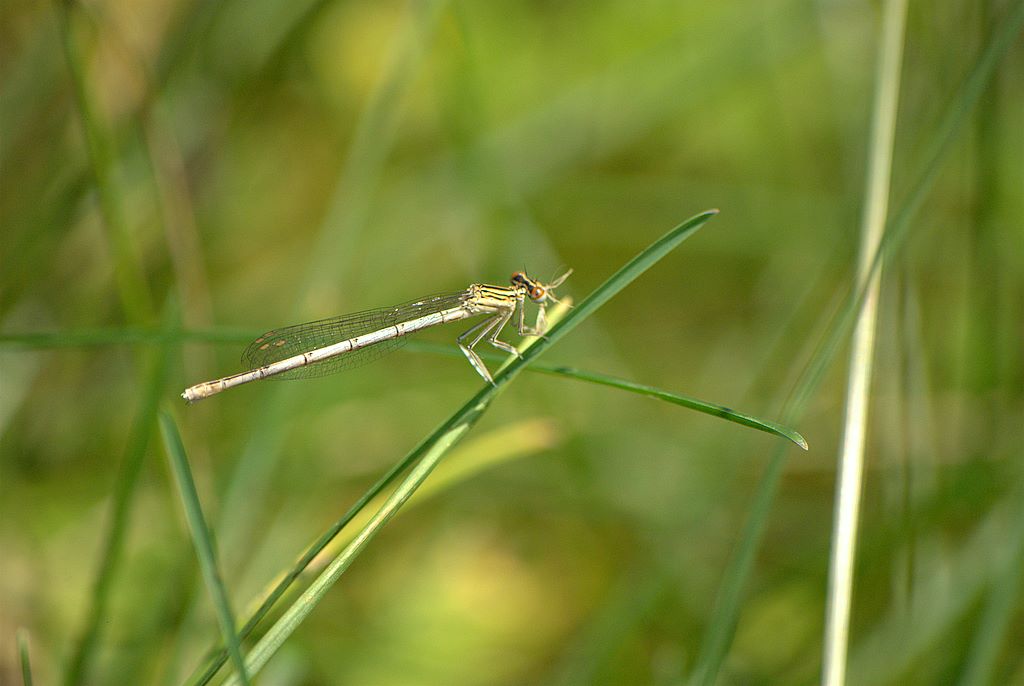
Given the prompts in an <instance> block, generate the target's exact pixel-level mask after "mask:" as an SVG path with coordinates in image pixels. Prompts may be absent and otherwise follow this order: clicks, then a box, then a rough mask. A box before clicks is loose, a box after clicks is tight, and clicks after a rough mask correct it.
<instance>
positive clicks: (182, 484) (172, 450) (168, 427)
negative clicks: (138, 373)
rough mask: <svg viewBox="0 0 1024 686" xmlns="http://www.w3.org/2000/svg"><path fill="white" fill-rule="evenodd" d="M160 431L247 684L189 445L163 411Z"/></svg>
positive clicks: (219, 616)
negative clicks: (191, 463)
mask: <svg viewBox="0 0 1024 686" xmlns="http://www.w3.org/2000/svg"><path fill="white" fill-rule="evenodd" d="M160 431H161V433H162V434H163V437H164V447H165V448H166V450H167V458H168V460H169V461H170V464H171V471H172V472H173V474H174V480H175V481H176V482H177V483H178V493H179V495H180V496H181V502H182V505H183V507H184V510H185V518H186V520H187V521H188V527H189V532H190V533H191V535H192V542H193V543H194V545H195V549H196V557H198V558H199V566H200V568H201V569H202V573H203V579H204V580H205V581H206V586H207V588H208V589H209V591H210V595H211V596H212V598H213V604H214V608H215V609H216V613H217V621H218V623H219V624H220V630H221V634H222V635H223V636H224V643H225V644H226V645H227V647H228V654H229V655H230V656H231V661H232V662H233V663H234V665H235V669H236V670H237V671H238V677H239V679H240V680H241V683H242V684H246V685H247V684H248V683H249V677H248V673H247V672H246V669H245V663H244V661H243V660H242V651H241V648H240V647H239V644H238V635H237V634H236V633H235V620H234V617H233V615H232V614H231V607H230V604H229V602H228V593H227V590H226V589H225V588H224V583H223V582H222V581H221V578H220V572H218V570H217V560H216V555H215V554H214V550H213V541H212V540H211V537H210V530H209V529H208V528H207V526H206V518H205V517H204V516H203V509H202V506H201V505H200V503H199V494H198V493H197V492H196V485H195V481H193V479H192V470H191V469H190V468H189V465H188V458H187V457H186V456H185V446H184V444H183V443H182V441H181V435H180V434H179V433H178V427H177V426H176V425H175V423H174V420H173V419H172V418H171V416H170V415H169V414H167V413H166V412H161V413H160Z"/></svg>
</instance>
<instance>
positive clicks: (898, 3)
mask: <svg viewBox="0 0 1024 686" xmlns="http://www.w3.org/2000/svg"><path fill="white" fill-rule="evenodd" d="M906 16H907V0H888V2H886V3H885V10H884V13H883V17H882V40H881V43H880V45H879V57H878V72H877V81H876V92H875V106H874V111H873V113H872V122H871V134H870V136H871V143H870V147H869V151H870V152H869V161H868V172H867V179H866V186H867V188H866V191H865V195H866V202H865V204H864V215H863V218H862V222H861V236H862V239H861V241H862V242H861V252H860V264H859V266H858V274H857V283H858V286H859V288H861V289H863V290H864V292H865V295H864V300H863V303H862V305H861V307H860V313H859V316H858V319H857V325H856V328H855V330H854V333H853V348H852V350H851V352H850V371H849V377H848V380H847V393H846V411H845V417H844V426H843V439H842V447H841V449H840V454H839V467H838V469H839V478H838V479H837V482H836V501H835V515H834V522H833V530H832V551H831V557H830V565H829V586H828V593H827V596H826V603H825V608H826V620H825V640H824V646H823V650H824V653H823V657H822V683H824V684H828V685H829V686H842V685H843V684H845V683H846V654H847V650H848V646H849V632H850V610H851V607H852V603H853V599H852V595H853V574H854V564H855V561H856V545H857V528H858V524H859V523H860V499H861V489H862V484H863V479H864V451H865V445H866V443H867V431H868V406H869V395H870V389H871V370H872V368H873V366H874V364H873V363H874V352H875V332H876V329H877V323H878V298H879V292H880V290H881V277H882V269H881V266H879V267H877V268H872V264H871V258H872V256H873V255H874V254H875V253H876V252H879V246H880V245H881V242H882V235H883V233H884V230H885V220H886V215H887V214H888V210H889V193H890V181H891V178H892V164H893V147H894V144H895V140H896V113H897V111H898V109H899V90H900V75H901V72H902V64H903V42H904V37H905V30H904V29H905V25H906Z"/></svg>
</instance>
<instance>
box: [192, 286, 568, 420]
mask: <svg viewBox="0 0 1024 686" xmlns="http://www.w3.org/2000/svg"><path fill="white" fill-rule="evenodd" d="M571 273H572V270H571V269H570V270H569V271H568V272H566V273H565V274H563V275H562V276H560V277H558V278H557V279H555V280H554V281H552V282H551V283H548V284H545V283H541V282H540V281H538V280H537V279H533V278H531V277H529V276H527V275H526V273H525V272H516V273H515V274H513V275H512V279H511V283H512V285H511V286H491V285H488V284H481V283H475V284H472V285H471V286H470V287H469V288H467V289H465V290H463V291H455V292H452V293H439V294H437V295H431V296H427V297H425V298H420V299H419V300H414V301H412V302H407V303H404V304H402V305H396V306H394V307H383V308H380V309H376V310H367V311H365V312H356V313H354V314H346V315H341V316H339V317H332V318H330V319H321V320H318V321H314V322H307V323H305V324H297V325H295V326H289V327H286V328H283V329H275V330H274V331H268V332H267V333H265V334H263V335H262V336H260V337H259V338H257V339H256V340H255V341H253V342H252V343H250V344H249V347H248V348H246V349H245V352H244V353H242V362H243V363H244V364H246V365H247V366H248V367H249V371H247V372H242V373H240V374H232V375H231V376H225V377H223V378H221V379H214V380H213V381H204V382H203V383H200V384H196V385H195V386H190V387H189V388H186V389H185V392H184V393H182V394H181V397H183V398H184V399H185V400H187V401H188V402H190V403H192V402H195V401H197V400H202V399H203V398H208V397H210V396H211V395H214V394H215V393H220V392H221V391H224V390H227V389H229V388H233V387H234V386H240V385H242V384H244V383H249V382H250V381H258V380H260V379H266V378H268V377H277V378H279V379H307V378H312V377H316V376H326V375H327V374H333V373H334V372H338V371H341V370H342V369H350V368H352V367H356V366H359V365H361V364H365V363H367V362H370V361H372V360H376V359H377V358H379V357H382V356H383V355H385V354H387V353H389V352H391V351H392V350H395V349H396V348H398V347H399V346H401V345H402V343H404V342H405V341H406V336H408V335H409V334H411V333H413V332H415V331H419V330H420V329H426V328H428V327H431V326H436V325H438V324H445V323H447V322H454V321H458V320H460V319H468V318H469V317H475V316H477V315H482V314H483V315H488V317H487V319H485V320H484V321H482V322H480V323H479V324H477V325H475V326H474V327H472V328H471V329H469V330H468V331H466V332H465V333H463V334H462V335H461V336H459V337H458V343H459V348H461V349H462V352H463V353H465V354H466V358H467V359H469V363H470V364H471V365H473V369H475V370H476V371H477V373H479V374H480V376H482V377H483V378H484V379H486V380H487V381H490V382H491V383H494V379H492V378H491V373H490V372H489V371H488V370H487V367H486V366H485V365H484V362H483V360H481V359H480V356H479V355H477V354H476V352H474V350H473V348H474V347H476V345H477V343H479V342H480V341H482V340H485V339H486V340H487V342H488V343H490V344H491V345H493V346H494V347H495V348H498V349H499V350H504V351H505V352H509V353H512V354H513V355H518V354H519V352H518V351H517V350H516V349H515V347H514V346H512V345H510V344H509V343H506V342H505V341H501V340H498V335H499V334H500V333H501V330H502V329H503V328H505V325H506V324H508V323H509V321H510V320H511V319H512V317H513V316H515V314H516V312H518V313H519V320H518V330H519V335H520V336H541V335H543V334H544V332H545V331H546V330H547V320H546V318H545V308H546V307H547V303H548V301H549V300H551V301H554V302H558V299H557V298H556V297H555V294H554V292H553V291H554V289H555V288H558V286H560V285H561V284H562V282H563V281H565V280H566V279H567V278H568V277H569V274H571ZM527 299H529V300H531V301H533V302H535V303H537V306H538V309H537V317H536V320H535V321H534V324H533V326H527V324H526V307H525V306H526V301H527Z"/></svg>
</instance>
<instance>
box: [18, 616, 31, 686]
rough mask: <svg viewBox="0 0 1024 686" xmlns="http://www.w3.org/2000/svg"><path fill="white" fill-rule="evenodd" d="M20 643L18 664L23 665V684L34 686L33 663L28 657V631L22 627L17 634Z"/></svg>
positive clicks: (24, 685)
mask: <svg viewBox="0 0 1024 686" xmlns="http://www.w3.org/2000/svg"><path fill="white" fill-rule="evenodd" d="M17 637H18V638H17V641H18V662H20V663H21V683H22V684H23V686H32V663H31V662H29V655H28V631H27V630H26V629H25V627H20V628H19V629H18V633H17Z"/></svg>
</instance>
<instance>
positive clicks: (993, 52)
mask: <svg viewBox="0 0 1024 686" xmlns="http://www.w3.org/2000/svg"><path fill="white" fill-rule="evenodd" d="M997 26H998V29H997V33H996V34H995V35H994V36H993V37H992V39H991V40H990V41H989V42H988V44H987V45H986V47H985V49H984V51H983V52H982V54H981V56H979V58H978V60H977V62H975V65H974V67H973V68H972V69H971V72H970V74H969V75H968V77H967V79H966V80H965V81H964V84H963V86H962V87H961V88H960V91H959V92H958V94H957V96H956V97H955V98H954V99H953V101H952V104H951V105H950V107H949V109H948V110H947V111H946V113H945V115H944V116H943V118H942V124H941V125H940V127H939V132H938V134H937V135H936V138H935V144H934V145H933V147H932V152H931V154H930V155H929V156H928V158H927V162H926V164H925V166H924V168H923V170H922V172H921V174H920V175H919V176H918V178H917V179H916V181H915V182H914V183H913V184H912V186H911V190H910V192H909V193H908V195H907V197H906V199H905V200H904V201H903V202H902V204H901V205H900V206H899V209H898V210H897V211H896V212H895V213H893V215H892V216H891V218H890V220H889V221H888V222H887V224H886V229H885V235H884V236H883V237H882V244H881V246H880V247H879V249H878V251H876V253H875V255H874V258H873V259H872V261H871V272H870V273H872V274H873V273H874V272H875V270H877V269H878V266H879V265H880V264H881V260H882V255H883V254H885V255H889V256H891V254H892V252H894V251H895V250H897V249H898V248H899V247H900V246H902V244H903V241H904V240H905V239H906V235H907V233H908V231H909V227H910V221H911V219H912V218H913V216H914V215H915V214H916V212H917V210H918V209H919V208H920V207H921V204H922V203H923V202H924V200H925V197H926V196H927V194H928V192H929V191H930V190H931V188H932V186H933V185H934V183H935V179H936V178H937V177H938V175H939V171H940V169H941V167H942V163H943V161H944V160H945V158H946V156H947V155H948V154H949V151H950V150H951V148H952V147H953V144H954V143H955V142H956V138H957V134H958V133H959V132H960V130H961V129H962V128H963V124H964V121H965V119H966V117H967V114H968V112H970V110H971V109H972V108H973V106H974V105H975V104H976V103H977V101H978V98H979V96H980V95H981V92H982V90H983V89H984V86H985V83H986V82H987V81H988V79H989V78H990V77H991V75H992V72H993V70H994V69H995V66H996V64H998V62H999V60H1000V59H1001V58H1002V57H1003V56H1004V55H1005V54H1006V51H1007V49H1008V48H1009V46H1010V45H1011V44H1012V41H1013V39H1014V38H1015V37H1016V36H1017V35H1018V34H1019V33H1020V31H1021V28H1022V26H1024V2H1022V3H1018V4H1017V6H1016V7H1015V9H1014V11H1012V12H1009V13H1008V16H1007V17H1006V19H1005V20H1004V21H1002V22H999V23H998V25H997ZM864 293H865V289H863V288H862V289H859V290H856V289H855V290H854V291H853V292H852V293H851V295H850V297H849V298H848V302H847V304H846V305H845V306H844V307H843V309H842V310H841V311H840V313H839V316H838V317H837V318H836V320H835V321H834V322H832V323H831V324H830V326H829V327H828V329H827V331H826V334H825V338H824V340H823V341H822V343H821V345H819V346H818V348H817V349H816V350H815V353H814V355H813V357H812V359H811V361H810V363H809V364H808V366H807V369H806V371H805V373H804V374H802V375H801V379H800V380H799V381H798V382H797V385H796V387H795V389H794V392H793V394H792V397H791V398H790V400H789V401H788V402H787V406H786V409H785V410H784V411H783V421H784V422H786V423H793V422H794V421H795V420H797V419H799V418H800V417H801V416H802V415H803V413H804V411H805V410H806V408H807V406H808V404H809V403H810V401H811V398H812V396H813V395H814V393H815V392H816V391H817V389H818V387H819V386H820V385H821V381H822V379H823V378H824V376H825V372H826V371H827V370H828V368H829V367H830V366H831V364H832V362H833V360H834V359H835V357H836V355H837V354H838V351H839V349H840V347H841V345H842V342H843V341H844V340H846V338H847V336H848V335H849V332H850V329H851V327H852V322H853V317H854V315H855V314H856V312H857V311H858V310H859V307H860V303H861V301H862V300H863V298H864ZM785 457H786V453H785V451H783V450H777V451H775V453H774V454H773V455H772V458H771V461H770V462H769V464H768V467H767V469H766V470H765V475H764V477H762V479H761V480H760V482H759V484H758V490H757V492H756V493H755V495H754V504H753V505H752V507H751V512H750V516H749V517H748V519H747V521H746V523H745V524H744V529H743V533H742V535H741V537H740V541H739V544H738V546H737V549H736V552H735V553H734V555H733V557H732V559H731V560H730V562H729V565H728V566H727V568H726V570H725V573H724V575H723V581H722V585H721V589H720V591H719V593H718V596H717V598H716V602H715V609H714V611H713V614H712V619H711V622H710V624H709V626H708V630H707V633H706V636H705V640H704V645H703V646H702V647H701V651H700V654H699V655H698V658H697V663H696V667H695V669H694V673H693V676H692V679H691V683H694V684H707V685H710V684H714V683H716V680H717V678H718V673H719V671H720V669H721V666H722V663H723V661H724V660H725V655H726V652H727V650H728V647H729V643H730V641H731V639H732V634H733V631H734V629H735V627H736V622H737V621H738V616H739V608H740V606H741V603H742V596H743V589H744V588H745V587H746V585H747V579H748V578H749V577H750V572H751V570H752V568H753V561H754V558H755V556H756V553H757V549H758V547H759V546H760V542H761V538H762V535H763V533H764V528H765V526H766V523H767V518H768V513H769V511H770V509H771V504H772V501H773V500H774V498H775V493H776V491H777V490H778V486H779V480H780V479H781V476H782V467H783V464H784V462H785Z"/></svg>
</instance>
